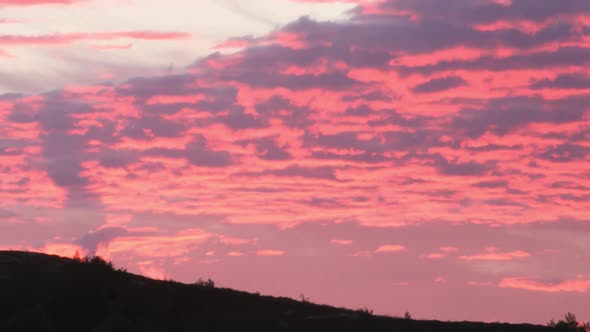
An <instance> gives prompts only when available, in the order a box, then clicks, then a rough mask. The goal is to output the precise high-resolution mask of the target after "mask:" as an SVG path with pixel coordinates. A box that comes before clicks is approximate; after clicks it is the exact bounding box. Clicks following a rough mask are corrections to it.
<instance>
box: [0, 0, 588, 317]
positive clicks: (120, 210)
mask: <svg viewBox="0 0 590 332" xmlns="http://www.w3.org/2000/svg"><path fill="white" fill-rule="evenodd" d="M589 68H590V1H588V0H444V1H443V0H380V1H379V0H375V1H371V0H340V1H333V0H256V1H253V0H168V1H162V0H0V174H1V175H0V249H20V250H23V249H26V250H31V251H41V252H46V253H53V254H59V255H64V256H72V255H73V254H74V252H75V251H76V250H79V251H80V252H82V253H92V252H96V253H97V254H99V255H101V256H103V257H106V258H109V259H112V260H113V262H114V263H115V265H116V266H122V267H126V268H127V269H128V270H129V271H131V272H134V273H139V274H143V275H146V276H150V277H154V278H161V279H163V278H172V279H174V280H178V281H182V282H194V281H196V280H197V279H198V278H199V277H204V278H208V277H210V278H212V279H214V280H215V281H216V283H217V284H218V285H220V286H223V287H231V288H236V289H241V290H246V291H251V292H255V291H259V292H261V293H262V294H268V295H275V296H289V297H294V298H298V297H299V295H300V294H304V295H305V296H306V297H309V298H310V300H311V301H313V302H318V303H325V304H331V305H336V306H345V307H350V308H353V309H358V308H361V307H367V308H370V309H373V310H374V311H375V313H377V314H388V315H397V316H401V315H403V313H404V312H405V311H406V310H407V311H409V312H411V313H412V315H413V316H414V317H416V318H428V319H442V320H482V321H509V322H532V323H540V324H545V323H547V322H548V321H549V320H550V319H551V318H556V319H558V318H561V317H562V316H563V314H564V313H565V312H567V311H572V312H574V313H577V314H578V318H580V319H583V320H589V319H590V311H588V310H589V309H588V308H589V305H590V111H589V109H590V69H589Z"/></svg>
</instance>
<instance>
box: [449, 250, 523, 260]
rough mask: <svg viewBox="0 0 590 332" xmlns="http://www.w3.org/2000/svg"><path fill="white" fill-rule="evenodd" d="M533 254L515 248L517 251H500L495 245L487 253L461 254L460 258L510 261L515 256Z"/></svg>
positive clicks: (520, 256) (521, 256)
mask: <svg viewBox="0 0 590 332" xmlns="http://www.w3.org/2000/svg"><path fill="white" fill-rule="evenodd" d="M530 256H531V254H530V253H528V252H526V251H522V250H515V251H507V252H499V251H497V248H495V247H488V248H486V250H485V253H482V254H474V255H463V256H459V259H462V260H466V261H478V260H483V261H486V260H488V261H509V260H513V259H515V258H526V257H530Z"/></svg>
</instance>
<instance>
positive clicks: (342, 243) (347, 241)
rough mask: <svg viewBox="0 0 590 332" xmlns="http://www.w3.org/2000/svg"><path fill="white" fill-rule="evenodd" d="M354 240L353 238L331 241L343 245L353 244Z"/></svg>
mask: <svg viewBox="0 0 590 332" xmlns="http://www.w3.org/2000/svg"><path fill="white" fill-rule="evenodd" d="M353 242H354V241H353V240H330V243H332V244H337V245H341V246H348V245H351V244H352V243H353Z"/></svg>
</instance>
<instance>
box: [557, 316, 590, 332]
mask: <svg viewBox="0 0 590 332" xmlns="http://www.w3.org/2000/svg"><path fill="white" fill-rule="evenodd" d="M547 325H549V326H550V327H553V328H554V329H556V330H557V331H560V332H588V331H590V322H585V323H584V322H578V320H577V318H576V315H574V314H573V313H571V312H568V313H567V314H565V317H564V319H561V320H560V321H558V322H555V320H553V319H552V320H550V321H549V323H548V324H547Z"/></svg>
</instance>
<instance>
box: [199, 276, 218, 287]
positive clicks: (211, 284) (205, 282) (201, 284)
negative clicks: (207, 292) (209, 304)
mask: <svg viewBox="0 0 590 332" xmlns="http://www.w3.org/2000/svg"><path fill="white" fill-rule="evenodd" d="M194 285H196V286H199V287H209V288H215V281H213V280H211V278H208V279H207V280H203V279H201V278H199V280H197V281H196V282H195V283H194Z"/></svg>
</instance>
